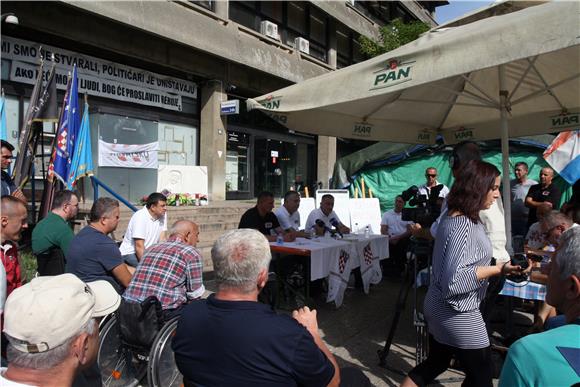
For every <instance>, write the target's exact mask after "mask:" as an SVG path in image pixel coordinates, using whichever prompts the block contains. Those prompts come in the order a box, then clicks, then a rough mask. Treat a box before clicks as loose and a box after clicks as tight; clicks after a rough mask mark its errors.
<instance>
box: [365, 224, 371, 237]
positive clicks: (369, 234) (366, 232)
mask: <svg viewBox="0 0 580 387" xmlns="http://www.w3.org/2000/svg"><path fill="white" fill-rule="evenodd" d="M370 236H371V226H369V225H368V224H367V226H366V227H365V239H369V238H370Z"/></svg>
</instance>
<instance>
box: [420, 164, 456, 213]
mask: <svg viewBox="0 0 580 387" xmlns="http://www.w3.org/2000/svg"><path fill="white" fill-rule="evenodd" d="M425 179H427V182H426V183H425V184H423V185H422V186H420V187H419V195H425V196H426V197H427V199H429V198H430V197H431V189H432V188H433V187H437V186H439V185H441V186H442V187H441V190H440V191H439V195H438V196H437V197H438V199H437V203H438V204H439V207H441V204H442V203H443V199H445V198H446V197H447V195H449V188H447V186H446V185H445V184H442V183H439V182H438V181H437V169H435V168H433V167H429V168H427V169H426V170H425Z"/></svg>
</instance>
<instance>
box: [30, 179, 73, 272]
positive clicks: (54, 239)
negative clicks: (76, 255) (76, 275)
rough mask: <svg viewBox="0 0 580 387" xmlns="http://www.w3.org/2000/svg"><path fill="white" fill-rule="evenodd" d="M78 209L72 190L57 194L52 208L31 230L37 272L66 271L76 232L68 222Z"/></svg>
mask: <svg viewBox="0 0 580 387" xmlns="http://www.w3.org/2000/svg"><path fill="white" fill-rule="evenodd" d="M78 212H79V198H78V196H77V195H75V193H74V192H72V191H69V190H63V191H59V192H57V193H56V194H55V195H54V200H53V203H52V211H51V212H50V213H49V214H48V215H46V217H45V218H44V219H42V220H41V221H40V222H38V224H37V225H36V226H35V227H34V230H33V231H32V252H33V253H34V255H35V256H36V261H37V263H38V275H41V276H42V275H59V274H63V273H64V271H65V261H64V257H65V255H66V253H67V252H68V246H69V244H70V241H71V240H72V239H73V238H74V236H75V235H74V233H73V230H72V228H71V225H70V224H69V222H70V221H72V220H73V219H74V218H75V217H76V216H77V213H78Z"/></svg>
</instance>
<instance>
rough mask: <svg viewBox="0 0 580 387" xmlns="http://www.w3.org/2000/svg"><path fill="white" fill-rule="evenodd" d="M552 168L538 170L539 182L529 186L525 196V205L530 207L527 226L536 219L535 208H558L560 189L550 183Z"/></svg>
mask: <svg viewBox="0 0 580 387" xmlns="http://www.w3.org/2000/svg"><path fill="white" fill-rule="evenodd" d="M553 178H554V170H553V169H552V168H549V167H545V168H542V170H541V171H540V184H536V185H533V186H531V187H530V190H529V191H528V195H527V196H526V202H525V203H526V207H528V208H529V209H530V212H529V214H528V228H529V227H530V226H531V225H532V224H534V223H536V222H537V221H538V217H537V215H536V210H537V209H538V208H539V207H544V208H545V209H546V210H548V211H550V210H557V209H558V208H560V198H561V196H562V194H561V193H560V189H559V188H558V187H556V186H555V185H554V184H552V179H553Z"/></svg>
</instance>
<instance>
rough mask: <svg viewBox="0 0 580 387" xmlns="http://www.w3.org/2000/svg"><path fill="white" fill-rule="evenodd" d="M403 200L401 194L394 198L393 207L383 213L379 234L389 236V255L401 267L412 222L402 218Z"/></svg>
mask: <svg viewBox="0 0 580 387" xmlns="http://www.w3.org/2000/svg"><path fill="white" fill-rule="evenodd" d="M404 206H405V200H403V197H402V196H401V195H398V196H397V197H396V198H395V208H394V209H392V210H389V211H387V212H385V213H384V214H383V218H382V220H381V234H383V235H388V236H389V255H390V256H391V257H392V258H393V259H394V260H395V265H396V266H397V267H398V268H399V269H402V267H403V265H404V260H405V254H406V252H407V246H408V245H409V237H410V236H411V231H410V230H409V227H408V226H410V225H413V222H410V221H405V220H402V214H403V207H404Z"/></svg>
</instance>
